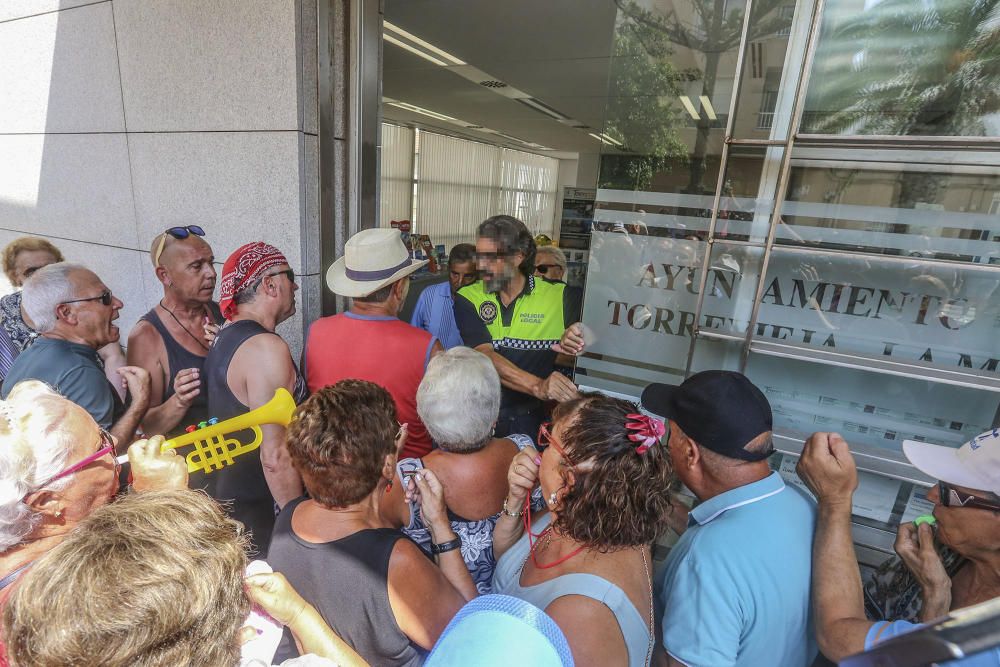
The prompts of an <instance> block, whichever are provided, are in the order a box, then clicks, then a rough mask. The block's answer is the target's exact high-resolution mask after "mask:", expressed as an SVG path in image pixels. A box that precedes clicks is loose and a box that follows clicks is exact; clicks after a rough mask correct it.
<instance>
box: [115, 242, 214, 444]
mask: <svg viewBox="0 0 1000 667" xmlns="http://www.w3.org/2000/svg"><path fill="white" fill-rule="evenodd" d="M204 236H205V230H203V229H202V228H201V227H199V226H197V225H189V226H187V227H171V228H170V229H168V230H166V231H165V232H163V233H162V234H157V235H156V237H155V238H154V239H153V243H152V246H151V247H150V250H149V258H150V260H152V263H153V271H154V272H155V273H156V278H157V280H159V281H160V284H161V285H163V298H162V299H160V302H159V303H158V304H157V305H156V306H155V307H154V308H153V309H152V310H150V311H149V312H148V313H146V314H145V315H143V316H142V317H141V318H140V319H139V321H138V322H137V323H136V325H135V326H134V327H133V328H132V332H131V333H130V334H129V337H128V360H129V363H131V364H133V365H136V366H142V367H143V368H145V369H146V370H147V371H148V372H149V375H150V399H149V411H148V412H147V413H146V417H145V418H144V419H143V422H142V425H143V429H144V430H145V431H146V433H163V434H166V435H167V436H168V437H173V436H175V435H178V434H179V433H183V432H184V430H185V428H186V427H187V426H189V425H191V424H197V423H199V422H203V421H205V420H207V419H209V418H210V417H212V416H214V415H210V414H208V396H207V394H206V392H205V391H204V383H203V381H202V376H201V372H202V367H203V366H204V364H205V355H207V354H208V348H209V347H210V346H211V341H212V339H214V337H215V332H216V331H217V330H218V325H219V324H221V323H222V313H221V312H220V310H219V306H218V305H217V304H216V303H215V302H214V301H212V295H213V293H214V292H215V279H216V273H215V266H214V264H213V262H214V261H215V256H214V255H213V253H212V248H211V246H209V245H208V243H206V242H205V240H204Z"/></svg>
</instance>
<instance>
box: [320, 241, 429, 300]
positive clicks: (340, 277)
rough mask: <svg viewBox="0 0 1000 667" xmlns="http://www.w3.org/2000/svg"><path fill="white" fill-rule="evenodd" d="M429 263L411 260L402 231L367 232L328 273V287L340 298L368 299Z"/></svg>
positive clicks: (348, 248)
mask: <svg viewBox="0 0 1000 667" xmlns="http://www.w3.org/2000/svg"><path fill="white" fill-rule="evenodd" d="M426 263H427V260H426V259H423V260H419V261H417V260H414V259H413V258H411V257H410V253H409V251H408V250H407V249H406V246H405V245H403V239H402V238H401V237H400V235H399V230H398V229H365V230H362V231H360V232H358V233H357V234H355V235H354V236H352V237H351V238H349V239H348V240H347V243H346V244H344V256H343V257H341V258H340V259H338V260H337V261H336V262H334V263H333V264H332V265H331V266H330V268H329V269H327V271H326V286H327V287H329V288H330V291H331V292H333V293H334V294H339V295H340V296H349V297H358V296H368V295H369V294H371V293H372V292H377V291H378V290H380V289H381V288H383V287H385V286H386V285H390V284H392V283H394V282H396V281H397V280H399V279H400V278H404V277H406V276H408V275H410V274H411V273H413V272H414V271H416V270H417V269H419V268H420V267H422V266H423V265H424V264H426Z"/></svg>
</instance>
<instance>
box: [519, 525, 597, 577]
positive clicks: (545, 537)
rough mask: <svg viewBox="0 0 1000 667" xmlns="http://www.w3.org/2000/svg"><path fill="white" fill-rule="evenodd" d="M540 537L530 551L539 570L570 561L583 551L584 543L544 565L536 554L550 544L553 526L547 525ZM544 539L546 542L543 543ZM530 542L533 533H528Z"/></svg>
mask: <svg viewBox="0 0 1000 667" xmlns="http://www.w3.org/2000/svg"><path fill="white" fill-rule="evenodd" d="M538 538H539V539H538V541H537V542H535V543H534V544H532V545H531V549H530V551H529V552H528V553H529V554H530V555H531V562H532V563H534V564H535V567H537V568H538V569H539V570H548V569H549V568H552V567H555V566H556V565H561V564H563V563H565V562H566V561H568V560H569V559H570V558H572V557H573V556H575V555H577V554H578V553H580V552H581V551H583V545H582V544H581V545H580V546H579V547H577V548H576V549H573V551H571V552H569V553H568V554H566V555H565V556H563V557H562V558H558V559H556V560H554V561H552V562H551V563H545V564H544V565H543V564H541V563H539V562H538V558H537V557H536V554H537V552H539V551H541V550H542V549H544V548H546V547H547V546H549V543H550V542H551V541H552V526H546V528H545V530H543V531H542V533H541V535H539V536H538ZM543 540H544V543H543ZM528 542H529V543H531V533H528ZM525 560H527V559H525ZM521 568H522V569H523V568H524V564H523V563H522V565H521Z"/></svg>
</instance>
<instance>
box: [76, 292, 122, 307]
mask: <svg viewBox="0 0 1000 667" xmlns="http://www.w3.org/2000/svg"><path fill="white" fill-rule="evenodd" d="M113 298H114V297H113V296H112V295H111V290H109V289H106V290H104V291H103V292H101V293H100V294H99V295H97V296H89V297H87V298H86V299H73V300H72V301H63V304H67V303H82V302H84V301H100V302H101V305H102V306H110V305H111V300H112V299H113Z"/></svg>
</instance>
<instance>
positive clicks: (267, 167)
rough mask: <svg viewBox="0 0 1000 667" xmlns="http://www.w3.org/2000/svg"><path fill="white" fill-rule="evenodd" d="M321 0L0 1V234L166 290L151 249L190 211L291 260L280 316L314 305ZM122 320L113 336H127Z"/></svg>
mask: <svg viewBox="0 0 1000 667" xmlns="http://www.w3.org/2000/svg"><path fill="white" fill-rule="evenodd" d="M316 90H317V73H316V3H315V0H312V1H310V0H211V1H207V0H156V1H155V2H150V1H148V0H105V1H103V2H87V1H86V0H6V1H5V2H2V3H0V156H3V158H2V159H0V244H6V243H7V242H9V241H10V240H12V239H14V238H16V237H18V236H21V235H24V234H33V235H39V236H45V237H46V238H49V239H50V240H51V241H52V242H53V243H55V244H56V245H57V246H58V247H59V248H60V249H61V250H62V251H63V253H64V254H65V255H66V257H67V259H71V260H73V261H79V262H82V263H84V264H87V265H89V266H90V267H91V268H93V269H94V270H95V271H96V272H97V273H98V274H99V275H100V276H101V278H102V279H103V280H104V281H105V282H106V283H107V284H108V286H109V287H111V288H112V289H113V290H114V292H115V294H116V295H117V296H119V297H120V298H121V299H122V300H123V301H124V302H125V308H124V309H123V310H122V317H121V325H122V330H123V332H127V331H128V330H129V329H130V328H131V326H132V324H133V323H134V322H135V321H136V319H138V317H139V316H140V315H141V314H142V313H144V312H145V311H146V310H148V309H149V308H150V307H152V306H153V305H154V304H155V303H156V302H157V301H158V300H159V299H160V297H161V296H162V292H161V288H160V286H159V283H157V282H156V280H155V278H154V276H153V275H152V267H151V266H150V262H149V258H148V248H149V245H150V243H151V241H152V239H153V237H154V236H156V235H157V234H158V233H160V232H162V231H163V230H164V229H166V228H168V227H171V226H174V225H188V224H198V225H201V226H202V227H204V228H205V230H206V232H207V233H208V236H207V240H208V241H209V242H210V243H211V244H212V247H213V249H214V251H215V255H216V258H217V259H218V261H219V262H220V269H221V262H222V261H224V260H225V258H226V257H227V256H228V255H229V254H230V253H231V252H232V251H233V250H234V249H236V248H237V247H238V246H240V245H241V244H243V243H246V242H248V241H254V240H265V241H268V242H270V243H272V244H274V245H276V246H277V247H278V248H279V249H281V250H282V251H283V252H284V253H285V254H286V255H287V256H288V259H289V262H290V263H291V266H292V268H293V269H294V270H295V272H296V274H297V275H301V276H302V278H301V280H300V283H299V284H300V287H302V290H301V291H300V292H299V312H298V314H297V315H296V317H295V318H294V319H293V320H292V321H289V322H287V323H286V324H285V325H283V326H282V327H281V329H280V332H281V333H282V334H283V335H284V336H285V337H286V339H287V340H288V341H289V343H290V344H291V345H292V347H293V352H294V353H295V354H296V355H298V351H299V350H300V349H301V339H302V334H303V326H304V322H308V321H310V320H311V319H313V318H315V317H316V316H317V315H318V313H319V294H320V293H319V289H320V253H319V247H318V242H317V240H318V233H319V222H318V190H317V186H318V178H317V171H318V166H317V162H318V140H317V134H318V127H317V124H318V120H317V117H318V112H317V100H316ZM125 337H126V336H125V335H124V334H123V336H122V338H123V342H124V339H125Z"/></svg>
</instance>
